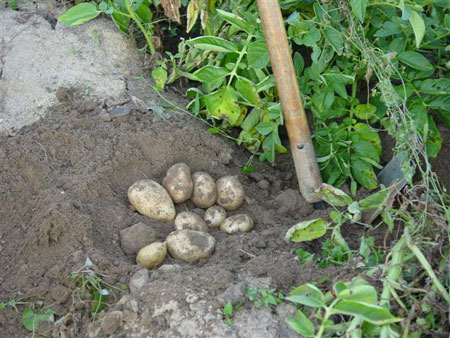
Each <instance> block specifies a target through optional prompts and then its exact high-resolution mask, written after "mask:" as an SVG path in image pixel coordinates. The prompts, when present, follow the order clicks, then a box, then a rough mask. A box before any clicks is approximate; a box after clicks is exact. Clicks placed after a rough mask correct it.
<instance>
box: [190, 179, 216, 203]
mask: <svg viewBox="0 0 450 338" xmlns="http://www.w3.org/2000/svg"><path fill="white" fill-rule="evenodd" d="M192 181H194V190H193V191H192V198H191V200H192V202H193V203H194V204H195V205H196V206H197V207H199V208H209V207H211V206H213V205H214V203H216V200H217V188H216V183H215V182H214V179H213V178H212V177H211V176H210V175H209V174H207V173H205V172H203V171H197V172H195V173H194V174H193V175H192Z"/></svg>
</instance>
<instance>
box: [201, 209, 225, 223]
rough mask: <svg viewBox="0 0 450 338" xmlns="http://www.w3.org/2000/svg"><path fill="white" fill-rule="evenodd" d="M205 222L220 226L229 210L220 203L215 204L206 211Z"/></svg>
mask: <svg viewBox="0 0 450 338" xmlns="http://www.w3.org/2000/svg"><path fill="white" fill-rule="evenodd" d="M204 218H205V222H206V224H208V225H209V226H210V227H213V228H218V227H219V226H220V224H222V222H223V221H224V220H225V218H227V212H226V211H225V209H224V208H222V207H221V206H220V205H215V206H213V207H211V208H208V209H207V210H206V211H205V216H204Z"/></svg>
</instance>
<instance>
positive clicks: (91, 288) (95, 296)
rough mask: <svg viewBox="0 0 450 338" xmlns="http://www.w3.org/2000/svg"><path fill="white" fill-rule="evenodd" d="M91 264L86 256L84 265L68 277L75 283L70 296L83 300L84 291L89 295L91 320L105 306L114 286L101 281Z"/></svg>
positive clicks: (84, 296)
mask: <svg viewBox="0 0 450 338" xmlns="http://www.w3.org/2000/svg"><path fill="white" fill-rule="evenodd" d="M93 266H94V265H93V263H92V261H91V260H90V259H89V257H87V258H86V262H85V264H84V266H83V267H81V268H80V269H79V270H78V271H76V272H73V273H72V274H71V275H70V278H71V279H72V281H73V283H74V284H75V290H74V291H73V292H72V297H75V298H77V299H78V300H79V301H81V302H84V299H85V298H86V293H87V295H89V298H90V302H91V303H92V305H91V317H92V320H94V319H95V317H96V316H97V314H98V313H99V312H100V311H102V310H103V309H104V308H105V307H106V306H107V304H108V303H107V302H108V299H109V296H110V295H111V294H113V293H112V288H114V287H113V286H112V285H109V284H107V283H106V282H105V281H103V279H102V278H101V276H99V275H98V274H97V273H96V272H94V271H93V270H92V268H93ZM117 291H119V292H121V291H122V290H121V289H117Z"/></svg>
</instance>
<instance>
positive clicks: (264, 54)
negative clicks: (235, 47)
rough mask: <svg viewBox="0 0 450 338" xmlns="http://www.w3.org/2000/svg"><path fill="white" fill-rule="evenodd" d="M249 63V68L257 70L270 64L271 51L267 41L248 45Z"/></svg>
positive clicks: (257, 41) (258, 41)
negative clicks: (268, 48)
mask: <svg viewBox="0 0 450 338" xmlns="http://www.w3.org/2000/svg"><path fill="white" fill-rule="evenodd" d="M247 62H248V65H249V66H251V67H254V68H257V69H261V68H264V67H266V66H267V65H268V64H269V51H268V50H267V45H266V41H265V40H256V41H253V42H250V43H249V44H248V50H247Z"/></svg>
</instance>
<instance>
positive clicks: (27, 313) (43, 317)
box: [22, 308, 54, 332]
mask: <svg viewBox="0 0 450 338" xmlns="http://www.w3.org/2000/svg"><path fill="white" fill-rule="evenodd" d="M53 314H54V312H53V310H52V309H47V311H45V312H44V313H36V312H34V311H33V310H32V309H30V308H26V309H25V310H24V311H23V312H22V323H23V326H25V328H26V329H27V330H28V331H31V332H35V331H36V330H37V329H38V327H39V324H40V323H41V322H45V321H48V320H52V319H53Z"/></svg>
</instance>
